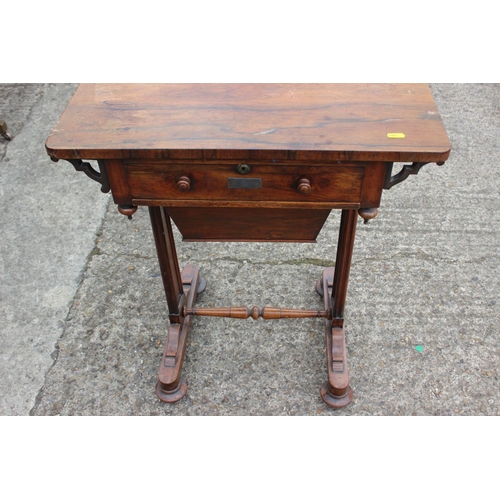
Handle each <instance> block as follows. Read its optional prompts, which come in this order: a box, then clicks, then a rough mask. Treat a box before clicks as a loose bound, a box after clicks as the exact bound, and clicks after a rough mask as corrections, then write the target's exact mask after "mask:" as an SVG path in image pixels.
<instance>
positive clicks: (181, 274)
mask: <svg viewBox="0 0 500 500" xmlns="http://www.w3.org/2000/svg"><path fill="white" fill-rule="evenodd" d="M46 149H47V152H48V154H49V155H50V157H51V158H52V159H53V160H54V161H58V160H67V161H69V162H70V163H71V164H72V165H73V166H74V167H75V168H76V170H79V171H83V172H84V173H85V174H87V175H88V176H89V177H90V178H91V179H93V180H95V181H97V182H98V183H100V184H101V191H103V192H105V193H106V192H109V191H111V192H112V195H113V200H114V202H115V203H116V204H117V205H118V210H119V211H120V212H121V213H122V214H124V215H126V216H129V217H131V216H132V214H133V213H134V212H135V211H136V210H137V207H138V206H140V205H145V206H148V208H149V213H150V218H151V226H152V230H153V234H154V239H155V243H156V250H157V254H158V260H159V264H160V270H161V275H162V278H163V285H164V288H165V294H166V298H167V304H168V311H169V320H170V321H169V326H168V333H167V339H166V344H165V350H164V353H163V358H162V361H161V365H160V371H159V379H158V383H157V385H156V394H157V396H158V397H159V398H160V399H161V400H162V401H164V402H167V403H173V402H175V401H178V400H179V399H181V398H182V397H183V396H184V395H185V394H186V391H187V385H186V382H185V381H184V379H182V378H181V368H182V364H183V360H184V353H185V349H186V340H187V336H188V333H189V330H190V327H191V319H192V317H193V316H195V315H203V316H219V317H230V318H242V319H244V318H249V317H252V318H253V319H258V318H263V319H280V318H306V317H322V318H324V320H325V333H326V360H327V374H328V375H327V381H326V382H325V383H324V385H323V386H322V388H321V391H320V392H321V396H322V398H323V400H324V401H325V403H326V404H328V405H330V406H332V407H342V406H345V405H347V404H348V403H349V402H350V401H351V399H352V391H351V389H350V387H349V375H348V368H347V350H346V338H345V330H344V308H345V302H346V294H347V285H348V279H349V270H350V265H351V257H352V253H353V247H354V237H355V232H356V224H357V220H358V214H359V216H361V217H362V218H363V219H365V222H366V221H367V220H369V219H371V218H373V217H375V216H376V214H377V210H378V207H379V206H380V199H381V195H382V191H383V189H390V188H391V187H392V186H394V185H396V184H398V183H399V182H401V181H403V180H405V179H406V178H407V177H408V176H409V175H410V174H416V173H417V172H418V171H419V169H420V168H421V167H422V166H423V165H425V164H427V163H437V164H438V165H441V164H443V163H444V161H445V160H446V159H447V158H448V156H449V152H450V144H449V141H448V137H447V135H446V132H445V130H444V127H443V125H442V122H441V119H440V116H439V113H438V111H437V109H436V106H435V104H434V101H433V98H432V95H431V93H430V91H429V88H428V86H427V85H422V84H384V85H383V84H373V85H372V84H356V85H344V84H283V85H282V84H189V85H180V84H164V85H163V84H161V85H159V84H145V85H129V84H120V85H114V84H99V85H93V84H84V85H80V86H79V87H78V89H77V91H76V93H75V95H74V96H73V98H72V100H71V101H70V103H69V105H68V107H67V108H66V110H65V111H64V113H63V115H62V116H61V118H60V120H59V122H58V124H57V126H56V127H55V128H54V130H53V132H52V134H51V136H50V137H49V138H48V140H47V143H46ZM91 160H94V161H97V162H98V168H97V167H95V166H92V164H91V163H89V161H91ZM395 162H398V163H402V164H403V166H402V169H401V170H399V172H397V173H394V172H393V164H394V163H395ZM333 209H337V210H341V211H342V214H341V222H340V233H339V238H338V245H337V252H336V260H335V267H328V268H326V269H324V271H323V273H322V276H321V277H319V280H318V282H317V284H316V291H317V292H318V293H319V294H320V295H322V296H323V302H324V307H323V308H322V309H321V310H318V311H316V310H300V309H287V308H275V307H258V306H254V307H241V306H238V305H233V304H227V305H221V307H218V308H197V307H195V301H196V296H197V294H199V293H200V292H202V291H203V289H204V288H205V280H204V279H203V278H202V277H201V276H200V273H199V272H198V268H197V267H196V266H195V265H194V264H189V265H187V266H186V267H184V269H182V270H181V269H180V268H179V264H178V260H177V255H176V248H175V244H174V237H173V233H172V224H171V221H172V220H173V221H174V223H175V225H176V226H177V228H178V229H179V231H180V233H181V234H182V236H183V239H184V240H185V241H200V242H204V241H266V242H273V241H274V242H276V241H280V242H313V241H315V239H316V237H317V235H318V233H319V232H320V230H321V228H322V226H323V224H324V222H325V221H326V219H327V217H328V215H329V214H330V211H331V210H333Z"/></svg>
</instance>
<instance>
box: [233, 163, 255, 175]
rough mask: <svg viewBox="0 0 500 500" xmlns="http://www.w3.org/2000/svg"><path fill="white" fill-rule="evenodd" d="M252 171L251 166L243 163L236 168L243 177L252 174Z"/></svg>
mask: <svg viewBox="0 0 500 500" xmlns="http://www.w3.org/2000/svg"><path fill="white" fill-rule="evenodd" d="M250 170H252V169H251V168H250V166H249V165H246V164H245V163H241V164H240V165H238V166H237V167H236V172H238V173H239V174H242V175H246V174H249V173H250Z"/></svg>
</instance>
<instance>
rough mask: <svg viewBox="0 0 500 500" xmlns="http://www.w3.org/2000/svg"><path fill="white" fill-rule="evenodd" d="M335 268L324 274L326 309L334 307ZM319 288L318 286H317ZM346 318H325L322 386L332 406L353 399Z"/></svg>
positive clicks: (343, 404)
mask: <svg viewBox="0 0 500 500" xmlns="http://www.w3.org/2000/svg"><path fill="white" fill-rule="evenodd" d="M333 281H334V268H333V267H327V268H326V269H325V270H324V271H323V275H322V283H323V285H322V287H321V288H322V291H323V300H324V304H325V309H328V308H332V301H333V300H335V299H334V298H332V294H333V292H332V291H333ZM316 288H318V287H316ZM343 323H344V320H343V319H341V318H333V319H332V320H329V319H327V320H325V334H326V360H327V370H328V381H327V382H325V383H324V384H323V386H322V387H321V391H320V393H321V397H322V398H323V401H324V402H325V403H326V404H327V405H328V406H331V407H332V408H342V407H343V406H346V405H347V404H349V403H350V402H351V401H352V391H351V388H350V387H349V371H348V368H347V349H346V341H345V330H344V324H343Z"/></svg>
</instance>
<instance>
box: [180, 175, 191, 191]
mask: <svg viewBox="0 0 500 500" xmlns="http://www.w3.org/2000/svg"><path fill="white" fill-rule="evenodd" d="M177 189H178V190H179V191H189V190H190V189H191V180H190V179H189V177H186V176H185V175H183V176H182V177H181V178H180V179H179V180H178V181H177Z"/></svg>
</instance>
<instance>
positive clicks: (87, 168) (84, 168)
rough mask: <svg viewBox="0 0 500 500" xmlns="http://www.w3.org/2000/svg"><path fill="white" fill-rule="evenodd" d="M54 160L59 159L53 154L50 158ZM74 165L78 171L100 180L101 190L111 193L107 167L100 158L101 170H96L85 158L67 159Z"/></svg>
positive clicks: (94, 179)
mask: <svg viewBox="0 0 500 500" xmlns="http://www.w3.org/2000/svg"><path fill="white" fill-rule="evenodd" d="M50 159H51V160H52V161H59V159H58V158H54V157H52V156H51V158H50ZM66 161H68V162H69V163H71V165H73V167H75V170H76V171H77V172H83V173H84V174H85V175H87V176H88V177H90V178H91V179H92V180H93V181H96V182H98V183H99V184H100V185H101V191H102V192H103V193H109V191H110V187H109V181H108V175H107V173H106V167H105V166H104V162H103V161H100V160H98V164H99V170H100V172H98V171H97V170H95V169H94V168H93V167H92V165H91V164H90V163H89V162H86V161H83V160H79V159H77V160H70V159H66Z"/></svg>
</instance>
